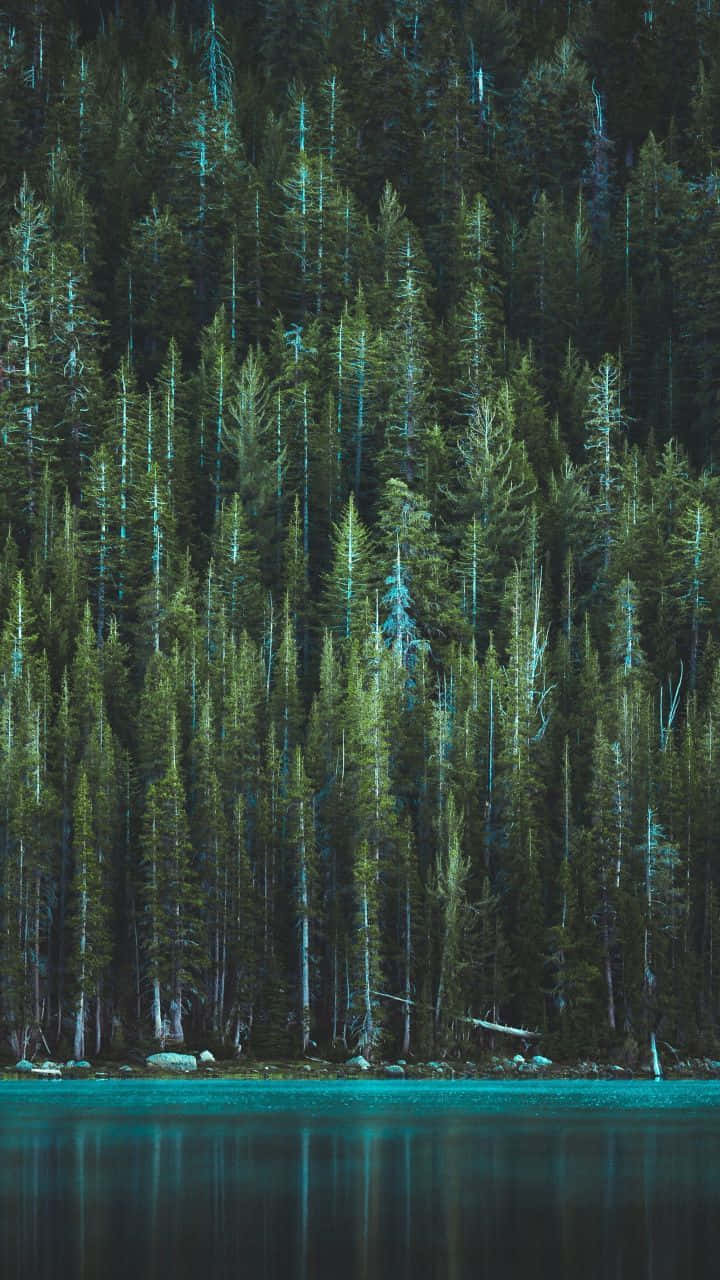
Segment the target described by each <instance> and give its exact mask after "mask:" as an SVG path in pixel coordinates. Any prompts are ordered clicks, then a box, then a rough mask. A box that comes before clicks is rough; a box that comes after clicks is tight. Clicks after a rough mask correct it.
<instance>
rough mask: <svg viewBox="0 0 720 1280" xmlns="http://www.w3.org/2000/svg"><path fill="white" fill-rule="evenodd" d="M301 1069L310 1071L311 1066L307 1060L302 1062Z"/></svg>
mask: <svg viewBox="0 0 720 1280" xmlns="http://www.w3.org/2000/svg"><path fill="white" fill-rule="evenodd" d="M303 1071H312V1067H311V1066H310V1063H309V1062H306V1063H304V1064H303Z"/></svg>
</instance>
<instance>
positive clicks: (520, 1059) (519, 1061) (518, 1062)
mask: <svg viewBox="0 0 720 1280" xmlns="http://www.w3.org/2000/svg"><path fill="white" fill-rule="evenodd" d="M513 1062H514V1063H515V1066H516V1067H524V1066H525V1059H524V1058H523V1056H522V1054H521V1053H516V1054H515V1057H514V1058H513Z"/></svg>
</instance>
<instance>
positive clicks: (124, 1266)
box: [0, 1086, 720, 1280]
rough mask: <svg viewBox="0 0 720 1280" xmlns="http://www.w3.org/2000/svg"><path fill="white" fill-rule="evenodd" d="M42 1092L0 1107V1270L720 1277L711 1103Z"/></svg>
mask: <svg viewBox="0 0 720 1280" xmlns="http://www.w3.org/2000/svg"><path fill="white" fill-rule="evenodd" d="M200 1087H201V1086H200ZM401 1087H402V1086H401ZM43 1105H44V1104H43V1100H42V1099H40V1100H39V1102H38V1104H37V1113H36V1115H35V1117H34V1118H32V1119H28V1118H27V1117H25V1120H24V1121H23V1117H22V1116H18V1117H14V1116H13V1112H12V1110H11V1109H9V1108H7V1107H5V1108H3V1109H2V1110H1V1111H0V1122H1V1125H2V1127H1V1128H0V1194H1V1199H0V1206H1V1208H0V1212H1V1214H2V1219H1V1231H0V1274H1V1275H2V1277H3V1280H15V1278H16V1277H17V1278H18V1280H19V1277H21V1276H22V1277H23V1280H25V1278H26V1277H32V1280H58V1278H59V1277H64V1276H70V1275H72V1276H74V1277H77V1280H85V1278H87V1280H112V1278H113V1277H120V1276H122V1277H123V1280H154V1278H155V1277H157V1278H158V1280H161V1278H162V1280H169V1277H171V1276H172V1277H175V1278H177V1280H185V1278H188V1280H189V1277H193V1278H195V1277H197V1276H209V1277H230V1276H232V1277H233V1278H234V1280H241V1278H243V1277H247V1278H248V1280H250V1278H252V1280H258V1278H259V1277H262V1278H264V1280H288V1278H292V1280H326V1278H327V1280H330V1277H332V1278H333V1280H335V1277H341V1276H342V1277H345V1276H348V1277H351V1278H352V1280H365V1278H366V1277H373V1278H374V1280H375V1278H378V1280H384V1278H385V1277H388V1278H389V1277H392V1278H393V1280H418V1278H419V1277H437V1280H465V1278H466V1277H471V1276H472V1277H473V1278H474V1280H503V1278H504V1277H508V1278H509V1277H511V1276H512V1277H518V1276H525V1275H528V1276H533V1277H546V1276H547V1277H549V1276H553V1278H554V1280H555V1278H556V1277H558V1276H561V1277H562V1276H565V1277H579V1276H589V1277H598V1280H619V1278H621V1277H628V1278H630V1277H632V1280H635V1278H636V1277H637V1278H640V1277H644V1278H646V1280H663V1278H664V1277H673V1280H674V1278H675V1277H677V1276H680V1275H687V1276H691V1277H693V1280H701V1278H703V1277H705V1276H708V1277H709V1276H711V1275H714V1274H715V1265H714V1259H716V1258H717V1256H718V1246H719V1245H720V1215H718V1212H717V1210H718V1191H717V1188H718V1186H720V1124H719V1123H718V1121H717V1120H716V1119H715V1114H716V1113H714V1112H712V1111H708V1112H703V1113H700V1112H698V1113H694V1112H687V1111H686V1112H683V1113H682V1115H680V1116H678V1117H676V1116H675V1115H674V1113H673V1112H672V1111H668V1112H666V1113H665V1114H662V1115H658V1114H657V1113H652V1114H650V1115H648V1116H642V1115H640V1114H638V1113H631V1114H626V1115H613V1114H612V1113H611V1114H609V1115H602V1114H597V1113H594V1114H593V1113H588V1114H583V1113H582V1112H581V1111H579V1110H576V1111H573V1112H572V1113H571V1114H569V1115H567V1116H558V1115H557V1114H554V1115H551V1116H544V1115H543V1114H528V1113H527V1112H525V1113H522V1114H517V1113H514V1112H513V1110H512V1108H511V1107H505V1108H500V1109H496V1110H494V1111H492V1112H488V1111H483V1110H482V1109H477V1108H475V1109H473V1108H471V1107H469V1106H468V1108H467V1109H465V1110H459V1109H457V1108H455V1109H453V1110H452V1111H450V1112H449V1113H448V1112H447V1111H444V1110H443V1109H442V1108H438V1107H437V1106H435V1107H433V1105H432V1103H431V1102H430V1103H428V1101H427V1099H426V1100H425V1102H424V1104H423V1106H420V1107H417V1108H415V1107H413V1108H411V1109H409V1110H408V1112H407V1113H406V1114H405V1113H403V1112H401V1111H399V1110H398V1108H397V1107H395V1108H393V1109H390V1110H387V1111H383V1110H382V1109H380V1110H376V1111H371V1112H368V1113H364V1112H363V1110H362V1106H361V1105H358V1106H353V1107H351V1108H348V1107H347V1105H346V1104H345V1103H343V1102H342V1099H341V1100H340V1101H339V1102H338V1105H337V1107H336V1108H335V1110H333V1109H332V1107H326V1108H325V1109H324V1110H322V1111H321V1112H320V1113H318V1114H312V1113H311V1112H309V1111H308V1109H307V1108H306V1107H302V1106H300V1105H297V1104H295V1103H293V1104H292V1105H291V1104H288V1105H287V1106H286V1107H284V1108H283V1107H281V1108H279V1109H277V1110H274V1111H272V1112H269V1113H267V1114H259V1113H257V1112H256V1113H245V1114H243V1112H242V1111H240V1110H239V1109H236V1108H233V1110H232V1111H229V1112H226V1113H224V1114H212V1113H210V1114H207V1115H203V1114H197V1113H196V1114H183V1113H182V1110H178V1109H175V1110H173V1111H170V1112H168V1111H164V1110H162V1111H161V1110H158V1111H156V1112H152V1111H148V1110H147V1109H146V1110H145V1111H144V1112H142V1113H140V1114H132V1113H130V1114H118V1115H115V1114H113V1112H112V1111H110V1110H108V1109H104V1110H102V1111H98V1112H97V1113H95V1112H94V1111H93V1110H88V1111H82V1110H80V1109H77V1108H75V1109H72V1110H70V1111H64V1110H63V1109H62V1107H60V1109H59V1110H55V1109H52V1108H51V1109H50V1110H49V1112H48V1113H47V1115H46V1117H45V1119H44V1120H43V1117H42V1112H41V1108H42V1106H43ZM194 1110H195V1111H196V1112H197V1108H194Z"/></svg>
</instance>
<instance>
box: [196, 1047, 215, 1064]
mask: <svg viewBox="0 0 720 1280" xmlns="http://www.w3.org/2000/svg"><path fill="white" fill-rule="evenodd" d="M214 1061H215V1054H214V1053H211V1052H210V1050H209V1049H203V1051H202V1053H200V1054H198V1062H214Z"/></svg>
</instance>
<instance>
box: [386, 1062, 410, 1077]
mask: <svg viewBox="0 0 720 1280" xmlns="http://www.w3.org/2000/svg"><path fill="white" fill-rule="evenodd" d="M383 1071H384V1073H385V1075H386V1076H402V1077H404V1075H405V1068H404V1067H402V1066H401V1065H400V1063H399V1062H387V1063H386V1064H385V1066H384V1067H383Z"/></svg>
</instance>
